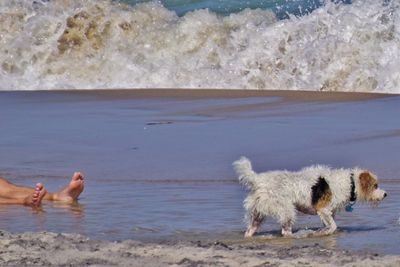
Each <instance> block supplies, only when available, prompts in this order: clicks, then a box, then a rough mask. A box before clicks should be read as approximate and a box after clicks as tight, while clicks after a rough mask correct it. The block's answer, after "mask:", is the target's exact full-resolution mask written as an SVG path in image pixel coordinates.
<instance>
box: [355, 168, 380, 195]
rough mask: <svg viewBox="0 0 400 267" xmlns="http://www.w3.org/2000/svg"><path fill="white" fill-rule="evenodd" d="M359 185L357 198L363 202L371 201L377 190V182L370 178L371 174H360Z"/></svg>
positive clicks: (372, 177) (366, 172)
mask: <svg viewBox="0 0 400 267" xmlns="http://www.w3.org/2000/svg"><path fill="white" fill-rule="evenodd" d="M358 179H359V185H360V188H359V190H358V192H357V196H358V197H359V198H360V199H361V200H365V201H373V200H375V199H374V192H375V191H376V190H377V189H378V181H377V179H376V178H375V177H374V176H372V174H371V173H370V172H368V171H365V172H362V173H361V174H360V175H359V177H358Z"/></svg>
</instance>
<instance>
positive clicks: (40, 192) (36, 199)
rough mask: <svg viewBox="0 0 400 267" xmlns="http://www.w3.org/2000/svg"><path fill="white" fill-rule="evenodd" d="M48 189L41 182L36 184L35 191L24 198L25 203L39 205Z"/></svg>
mask: <svg viewBox="0 0 400 267" xmlns="http://www.w3.org/2000/svg"><path fill="white" fill-rule="evenodd" d="M46 193H47V191H46V189H45V188H44V186H43V185H42V184H40V183H38V184H36V187H35V191H34V192H33V193H32V194H31V195H29V196H27V197H26V198H25V199H24V204H25V205H27V206H31V207H39V206H40V205H41V204H42V199H43V197H44V196H45V195H46Z"/></svg>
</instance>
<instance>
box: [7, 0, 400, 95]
mask: <svg viewBox="0 0 400 267" xmlns="http://www.w3.org/2000/svg"><path fill="white" fill-rule="evenodd" d="M399 6H400V2H399V0H392V1H388V0H358V1H357V0H355V1H353V3H352V4H335V3H333V2H331V1H327V2H326V3H325V5H323V6H321V7H320V8H318V9H316V10H314V11H313V12H312V13H311V14H309V15H305V16H301V17H296V16H293V15H292V16H290V18H288V19H284V20H278V19H277V18H276V15H275V14H274V13H273V12H272V11H270V10H261V9H252V10H250V9H245V10H243V11H241V12H239V13H235V14H230V15H228V16H221V15H218V14H216V13H213V12H211V11H209V10H207V9H202V10H195V11H192V12H188V13H186V14H185V15H183V16H177V14H176V13H175V12H173V11H170V10H168V9H166V8H165V7H163V6H162V5H161V4H160V3H158V2H150V3H143V4H138V5H135V6H129V5H127V4H123V3H118V2H115V1H110V0H87V1H80V0H51V1H45V0H42V1H39V0H37V1H28V0H10V1H2V2H1V3H0V90H39V89H48V90H55V89H74V88H78V89H93V88H216V89H218V88H224V89H228V88H232V89H282V90H320V91H360V92H382V93H383V92H386V93H400V87H399V85H400V69H399V67H398V66H399V63H400V40H399V39H400V36H399V33H400V31H399V26H398V25H400V23H399V22H400V21H399V15H400V12H399V11H400V8H399Z"/></svg>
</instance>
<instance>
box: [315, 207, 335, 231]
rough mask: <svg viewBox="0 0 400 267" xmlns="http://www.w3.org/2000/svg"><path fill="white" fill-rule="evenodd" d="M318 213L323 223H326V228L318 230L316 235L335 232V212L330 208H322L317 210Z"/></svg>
mask: <svg viewBox="0 0 400 267" xmlns="http://www.w3.org/2000/svg"><path fill="white" fill-rule="evenodd" d="M317 214H318V215H319V217H320V218H321V221H322V223H323V224H324V225H325V228H323V229H321V230H319V231H317V232H316V235H330V234H333V233H334V232H335V231H336V229H337V226H336V223H335V220H334V219H333V213H332V211H331V210H329V209H321V210H318V211H317Z"/></svg>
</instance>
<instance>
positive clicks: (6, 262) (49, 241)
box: [0, 230, 400, 267]
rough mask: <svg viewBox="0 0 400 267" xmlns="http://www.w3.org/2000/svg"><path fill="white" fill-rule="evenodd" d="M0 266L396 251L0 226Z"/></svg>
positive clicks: (336, 257)
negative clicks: (101, 236) (153, 239)
mask: <svg viewBox="0 0 400 267" xmlns="http://www.w3.org/2000/svg"><path fill="white" fill-rule="evenodd" d="M0 237H1V239H0V246H1V247H2V252H1V255H0V264H1V265H2V266H54V265H56V266H60V265H63V266H83V265H88V266H89V265H96V266H243V265H245V266H279V265H283V266H299V265H306V266H362V267H368V266H399V265H400V256H398V255H397V256H395V255H379V254H376V253H360V252H349V251H347V250H336V249H326V248H324V247H323V246H321V245H320V244H319V243H318V242H316V243H314V244H312V245H302V246H290V247H285V248H282V247H276V246H273V245H271V244H268V243H267V242H259V241H258V242H252V241H248V242H247V241H245V242H242V243H240V244H229V243H227V242H224V241H218V240H215V241H210V242H201V241H178V242H168V241H165V242H159V243H144V242H140V241H135V240H124V241H114V242H113V241H104V240H92V239H89V238H87V237H85V236H82V235H78V234H59V233H51V232H25V233H20V234H18V233H9V232H6V231H1V230H0Z"/></svg>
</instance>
